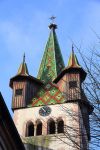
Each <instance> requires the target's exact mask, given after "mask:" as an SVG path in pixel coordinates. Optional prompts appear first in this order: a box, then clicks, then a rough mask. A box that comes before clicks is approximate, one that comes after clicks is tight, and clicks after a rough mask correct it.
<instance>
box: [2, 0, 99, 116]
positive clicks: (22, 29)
mask: <svg viewBox="0 0 100 150" xmlns="http://www.w3.org/2000/svg"><path fill="white" fill-rule="evenodd" d="M52 15H54V16H56V20H55V23H56V24H57V25H58V29H57V30H56V33H57V37H58V41H59V44H60V48H61V52H62V55H63V58H64V62H65V64H67V61H68V57H69V54H70V52H71V47H72V41H74V43H75V44H76V45H77V46H78V47H80V46H81V49H82V51H83V52H84V53H85V54H87V55H88V51H89V49H90V48H91V47H93V46H96V45H97V44H98V43H99V41H98V39H97V37H96V35H95V34H94V32H93V30H94V31H95V32H96V33H97V34H98V35H100V0H50V1H49V0H0V70H1V71H0V91H1V93H2V95H3V97H4V99H5V102H6V104H7V106H8V109H9V111H10V113H11V114H12V111H11V100H12V90H11V88H10V87H9V81H10V78H11V77H13V76H15V75H16V73H17V70H18V67H19V65H20V63H21V62H22V58H23V54H24V52H25V54H26V62H27V65H28V69H29V73H30V74H31V75H33V76H34V77H36V76H37V72H38V69H39V65H40V62H41V59H42V55H43V52H44V48H45V45H46V42H47V39H48V36H49V32H50V30H49V29H48V25H49V24H50V22H51V21H50V19H49V18H50V17H51V16H52ZM92 29H93V30H92ZM75 53H76V54H77V55H78V52H77V50H75ZM80 61H81V60H79V62H80Z"/></svg>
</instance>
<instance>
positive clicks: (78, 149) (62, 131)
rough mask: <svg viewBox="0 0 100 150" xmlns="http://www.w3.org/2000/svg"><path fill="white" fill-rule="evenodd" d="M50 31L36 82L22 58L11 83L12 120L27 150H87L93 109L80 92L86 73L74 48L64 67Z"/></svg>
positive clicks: (82, 92) (81, 91) (56, 41)
mask: <svg viewBox="0 0 100 150" xmlns="http://www.w3.org/2000/svg"><path fill="white" fill-rule="evenodd" d="M49 28H50V35H49V38H48V41H47V44H46V47H45V51H44V55H43V58H42V61H41V65H40V68H39V72H38V76H37V78H35V77H33V76H31V75H30V74H29V72H28V68H27V64H26V62H25V56H24V57H23V62H22V63H21V65H20V67H19V69H18V72H17V74H16V75H15V76H14V77H12V78H11V79H10V87H11V88H12V90H13V95H12V109H13V112H14V115H13V120H14V123H15V125H16V128H17V130H18V132H19V135H20V137H21V139H22V141H23V143H24V144H25V147H26V149H29V148H30V149H34V150H35V149H39V150H88V148H89V147H88V143H89V140H90V125H89V115H90V114H91V113H92V111H93V107H92V106H91V104H90V103H89V101H88V99H87V97H86V96H85V93H84V91H83V89H82V83H83V82H84V80H85V78H86V72H85V71H84V69H83V68H82V67H81V65H80V64H79V62H78V59H77V57H76V55H75V53H74V49H73V47H72V52H71V55H70V57H69V60H68V65H67V66H65V65H64V61H63V57H62V54H61V50H60V46H59V43H58V40H57V35H56V31H55V30H56V28H57V25H56V24H54V23H52V24H50V26H49Z"/></svg>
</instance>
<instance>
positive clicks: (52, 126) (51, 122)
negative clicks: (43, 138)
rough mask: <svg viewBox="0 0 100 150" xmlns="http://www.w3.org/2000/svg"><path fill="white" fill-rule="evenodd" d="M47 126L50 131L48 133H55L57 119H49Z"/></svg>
mask: <svg viewBox="0 0 100 150" xmlns="http://www.w3.org/2000/svg"><path fill="white" fill-rule="evenodd" d="M47 126H48V131H47V133H48V134H55V121H54V120H53V119H50V120H49V121H48V124H47Z"/></svg>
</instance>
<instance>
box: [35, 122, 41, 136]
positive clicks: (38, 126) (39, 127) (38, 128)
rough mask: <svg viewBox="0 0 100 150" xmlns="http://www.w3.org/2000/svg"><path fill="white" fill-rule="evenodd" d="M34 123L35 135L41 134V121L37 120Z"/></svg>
mask: <svg viewBox="0 0 100 150" xmlns="http://www.w3.org/2000/svg"><path fill="white" fill-rule="evenodd" d="M36 125H37V126H36V135H42V122H41V121H40V120H38V121H37V122H36Z"/></svg>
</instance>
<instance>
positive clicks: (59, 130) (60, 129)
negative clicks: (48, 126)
mask: <svg viewBox="0 0 100 150" xmlns="http://www.w3.org/2000/svg"><path fill="white" fill-rule="evenodd" d="M57 133H64V121H63V120H62V119H59V120H58V121H57Z"/></svg>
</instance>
